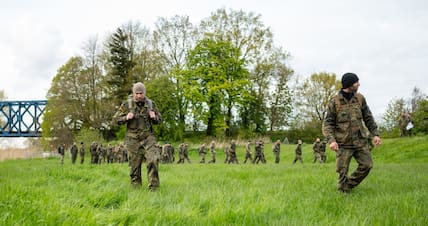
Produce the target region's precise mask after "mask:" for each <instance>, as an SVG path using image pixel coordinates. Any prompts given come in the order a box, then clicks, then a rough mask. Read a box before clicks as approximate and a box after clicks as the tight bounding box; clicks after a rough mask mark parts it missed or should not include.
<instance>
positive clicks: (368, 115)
mask: <svg viewBox="0 0 428 226" xmlns="http://www.w3.org/2000/svg"><path fill="white" fill-rule="evenodd" d="M361 111H362V113H363V120H364V123H365V125H366V127H367V128H368V129H369V131H370V133H371V134H372V135H373V136H379V132H378V130H377V128H378V127H377V124H376V122H375V120H374V117H373V114H372V112H371V111H370V108H369V106H368V105H367V102H366V98H363V103H362V109H361Z"/></svg>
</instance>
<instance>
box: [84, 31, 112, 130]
mask: <svg viewBox="0 0 428 226" xmlns="http://www.w3.org/2000/svg"><path fill="white" fill-rule="evenodd" d="M100 52H101V51H100V48H99V45H98V37H97V36H93V37H91V38H89V39H88V40H87V42H86V43H85V44H84V46H83V55H84V58H83V63H84V65H85V68H86V69H84V70H82V76H86V77H87V81H88V84H87V85H89V88H88V90H87V93H86V95H87V96H86V97H85V99H86V102H88V105H87V107H88V113H89V119H90V120H89V121H88V123H89V125H90V127H93V128H100V127H101V123H102V117H103V116H104V115H106V114H102V113H101V112H102V111H101V109H100V108H102V106H100V105H101V101H100V100H101V97H102V95H103V94H105V93H106V90H105V88H104V87H103V86H102V83H103V79H104V78H103V74H102V70H101V68H102V61H101V54H100ZM104 104H105V103H104Z"/></svg>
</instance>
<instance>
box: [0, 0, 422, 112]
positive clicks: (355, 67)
mask: <svg viewBox="0 0 428 226" xmlns="http://www.w3.org/2000/svg"><path fill="white" fill-rule="evenodd" d="M0 6H1V8H0V31H1V34H0V90H4V91H5V93H6V95H7V97H8V100H41V99H46V93H47V90H48V89H49V87H50V84H51V81H52V78H53V77H54V76H55V74H56V71H57V69H58V68H59V67H60V66H62V65H63V64H65V63H66V61H67V60H68V59H69V58H70V57H72V56H75V55H80V54H81V52H82V51H81V50H82V46H83V44H84V43H85V42H86V41H87V40H88V39H89V38H90V37H93V36H94V35H98V37H100V38H105V37H106V35H107V34H108V33H110V32H113V31H114V30H115V29H116V28H117V27H119V26H120V25H122V24H125V23H127V22H129V21H134V22H140V23H141V24H142V25H144V26H146V27H149V28H153V26H154V23H155V21H156V20H157V19H158V18H159V17H167V18H169V17H172V16H175V15H187V16H189V17H190V20H191V22H192V23H193V24H195V25H197V24H199V22H200V21H201V19H204V18H206V17H209V16H210V14H211V13H212V12H214V11H216V10H217V9H219V8H223V7H224V8H226V9H233V10H241V9H242V10H244V11H245V12H254V13H257V14H260V15H261V20H262V21H263V22H264V24H265V25H266V26H267V27H270V28H271V29H272V31H273V33H274V40H275V43H276V44H277V45H279V46H282V47H283V48H284V49H285V50H286V51H288V52H289V53H290V54H291V56H292V59H291V61H290V66H291V67H292V68H293V69H294V71H295V73H296V76H298V77H300V78H306V77H308V76H310V74H312V73H315V72H328V73H335V74H336V75H338V76H339V78H340V77H341V75H342V74H344V73H346V72H354V73H356V74H357V75H358V76H359V77H360V83H361V87H360V92H361V93H362V94H364V95H365V96H366V98H367V101H368V104H369V106H370V108H371V109H372V111H373V113H374V114H375V115H376V116H377V117H379V116H380V115H381V114H382V113H383V112H384V111H385V108H386V106H387V104H388V103H389V102H390V101H391V100H393V99H396V98H399V97H403V98H410V96H411V92H412V89H413V88H414V87H418V88H419V89H421V91H422V92H423V93H425V94H428V82H427V81H428V79H427V76H428V73H427V70H428V69H427V67H428V1H426V0H376V1H372V0H355V1H346V0H323V1H317V0H313V1H310V0H299V1H289V0H276V1H275V0H211V1H204V0H186V1H180V0H155V1H142V0H121V1H111V0H73V1H61V0H15V1H8V0H0Z"/></svg>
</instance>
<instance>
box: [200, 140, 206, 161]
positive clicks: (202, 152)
mask: <svg viewBox="0 0 428 226" xmlns="http://www.w3.org/2000/svg"><path fill="white" fill-rule="evenodd" d="M206 154H207V152H206V151H205V143H203V144H202V145H201V146H200V147H199V156H201V161H200V162H199V163H205V155H206Z"/></svg>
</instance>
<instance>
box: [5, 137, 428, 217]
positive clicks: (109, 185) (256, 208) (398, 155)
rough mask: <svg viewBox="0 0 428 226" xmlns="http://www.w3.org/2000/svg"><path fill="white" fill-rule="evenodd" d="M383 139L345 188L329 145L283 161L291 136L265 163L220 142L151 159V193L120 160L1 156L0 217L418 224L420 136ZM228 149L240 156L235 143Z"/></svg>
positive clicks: (424, 205) (424, 212) (426, 200)
mask: <svg viewBox="0 0 428 226" xmlns="http://www.w3.org/2000/svg"><path fill="white" fill-rule="evenodd" d="M383 142H384V143H383V145H382V146H381V147H378V148H375V149H374V150H373V158H374V161H375V165H374V168H373V170H372V171H371V173H370V175H369V176H368V177H367V178H366V179H365V180H364V181H363V182H362V183H361V184H360V185H359V186H358V187H357V188H355V189H354V190H353V191H352V192H351V193H350V194H341V193H338V192H337V191H336V178H337V174H336V172H335V164H334V155H333V154H334V153H333V152H331V151H328V162H327V164H324V165H320V164H312V159H313V155H312V151H311V144H306V145H304V146H303V157H304V162H305V163H304V164H303V165H302V164H300V163H296V164H295V165H292V164H291V162H292V160H293V159H294V145H282V146H281V158H282V159H281V162H280V164H274V163H273V154H272V148H271V144H267V145H266V146H265V153H266V156H267V160H268V163H267V164H266V165H261V164H260V165H253V164H239V165H227V164H224V163H223V160H224V156H223V153H222V151H221V150H218V152H217V153H218V154H217V163H216V164H198V163H197V162H199V156H197V155H196V153H195V152H192V153H191V158H192V160H193V162H192V164H184V165H177V164H163V165H160V171H159V174H160V180H161V187H160V189H159V190H158V191H156V192H150V191H148V190H147V189H146V187H145V186H143V188H142V189H137V190H135V189H131V187H130V186H129V176H128V167H127V165H126V164H111V165H107V164H104V165H94V166H92V165H90V164H89V163H88V161H86V163H85V164H83V165H80V164H76V165H72V164H71V161H70V159H69V158H66V161H65V164H64V165H60V164H59V158H48V159H30V160H7V161H3V162H0V225H428V137H414V138H402V139H389V140H384V141H383ZM238 154H239V156H238V157H239V160H240V162H242V160H243V157H244V147H239V149H238ZM207 157H208V159H209V155H208V156H207ZM87 160H88V159H87ZM355 166H356V164H355V162H353V163H352V166H351V169H354V168H355ZM143 169H144V170H143V175H144V182H146V179H147V178H146V176H145V173H146V170H145V167H144V168H143ZM146 184H147V183H144V184H143V185H146Z"/></svg>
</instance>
